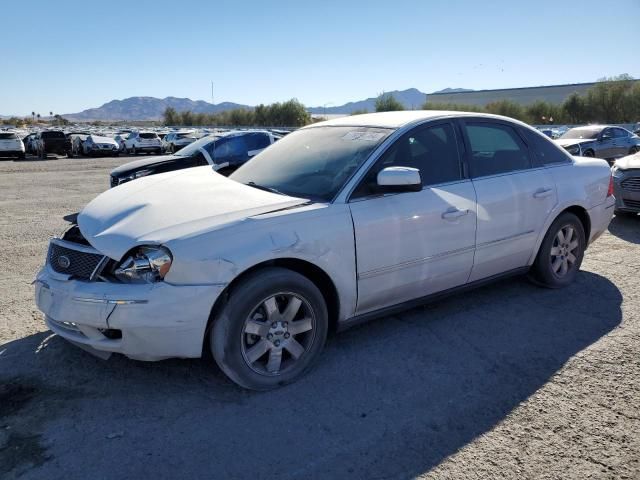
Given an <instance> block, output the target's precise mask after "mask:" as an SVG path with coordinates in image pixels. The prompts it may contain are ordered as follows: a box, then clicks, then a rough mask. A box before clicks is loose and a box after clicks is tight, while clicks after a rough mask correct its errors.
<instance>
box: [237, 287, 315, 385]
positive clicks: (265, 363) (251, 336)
mask: <svg viewBox="0 0 640 480" xmlns="http://www.w3.org/2000/svg"><path fill="white" fill-rule="evenodd" d="M315 327H316V319H315V315H314V312H313V309H312V308H311V306H310V304H309V302H308V301H307V300H305V299H304V298H303V297H301V296H300V295H297V294H294V293H288V292H283V293H277V294H275V295H272V296H270V297H268V298H266V299H264V300H263V301H262V302H260V303H259V304H258V305H257V306H256V307H255V308H254V309H253V310H252V312H251V314H250V315H249V317H248V318H247V319H246V320H245V323H244V327H243V329H242V339H241V342H242V348H241V350H242V357H243V359H244V361H245V362H246V364H247V366H249V368H251V370H253V371H254V372H256V373H259V374H261V375H267V376H276V375H280V374H282V373H283V372H286V371H287V370H289V369H291V368H293V366H294V365H295V364H296V362H297V361H298V360H300V359H301V358H302V357H303V356H304V355H305V353H307V351H308V350H309V349H310V347H311V345H312V344H313V337H314V335H315Z"/></svg>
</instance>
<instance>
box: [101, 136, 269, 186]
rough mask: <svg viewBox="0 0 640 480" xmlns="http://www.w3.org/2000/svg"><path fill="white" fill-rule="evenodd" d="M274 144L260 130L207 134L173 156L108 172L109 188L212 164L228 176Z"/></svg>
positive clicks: (148, 159) (124, 166) (127, 165)
mask: <svg viewBox="0 0 640 480" xmlns="http://www.w3.org/2000/svg"><path fill="white" fill-rule="evenodd" d="M274 141H275V137H274V136H273V135H272V134H271V133H270V132H267V131H263V130H246V131H239V132H227V133H220V134H218V135H209V136H207V137H203V138H201V139H200V140H197V141H195V142H193V143H191V144H189V145H188V146H186V147H184V148H182V149H181V150H179V151H178V152H176V153H175V154H173V155H165V156H160V157H153V158H145V159H142V160H136V161H133V162H129V163H125V164H124V165H121V166H119V167H117V168H115V169H113V170H112V171H111V174H110V177H111V179H110V184H111V186H112V187H115V186H117V185H120V184H122V183H126V182H129V181H131V180H135V179H136V178H140V177H146V176H147V175H154V174H156V173H163V172H170V171H173V170H181V169H183V168H191V167H199V166H203V165H211V166H212V167H213V169H214V170H216V171H218V173H220V174H221V175H229V174H231V173H232V172H234V171H235V170H236V169H237V168H238V167H240V166H241V165H243V164H244V163H246V162H247V161H248V160H249V159H250V158H253V157H254V156H255V155H257V154H258V153H260V152H261V151H262V150H264V149H265V148H266V147H268V146H269V145H271V144H272V143H273V142H274Z"/></svg>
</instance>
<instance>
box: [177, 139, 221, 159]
mask: <svg viewBox="0 0 640 480" xmlns="http://www.w3.org/2000/svg"><path fill="white" fill-rule="evenodd" d="M218 138H220V137H217V136H215V135H209V136H207V137H202V138H201V139H199V140H196V141H195V142H193V143H190V144H189V145H187V146H186V147H184V148H181V149H180V150H179V151H178V152H176V153H174V155H177V156H178V157H191V156H193V155H195V154H196V153H198V152H199V151H200V149H201V148H204V147H205V146H207V145H209V143H211V142H213V141H215V140H217V139H218Z"/></svg>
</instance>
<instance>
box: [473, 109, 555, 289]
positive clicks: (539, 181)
mask: <svg viewBox="0 0 640 480" xmlns="http://www.w3.org/2000/svg"><path fill="white" fill-rule="evenodd" d="M461 123H462V125H463V130H464V133H465V143H466V145H467V152H468V163H469V167H470V174H471V178H472V180H473V185H474V187H475V191H476V196H477V203H478V206H477V208H478V225H477V233H476V252H475V258H474V262H473V269H472V271H471V276H470V278H469V281H475V280H480V279H483V278H487V277H491V276H493V275H498V274H500V273H504V272H507V271H510V270H514V269H517V268H519V267H524V266H526V265H527V263H528V260H529V258H530V257H531V255H532V253H533V250H534V248H535V244H536V239H537V237H538V233H539V232H540V230H541V229H542V228H543V226H544V224H545V222H546V220H547V218H548V216H549V214H550V213H551V210H552V209H553V207H554V205H555V204H556V202H557V193H556V188H555V183H554V181H553V178H552V176H551V175H550V174H549V173H548V172H547V170H546V169H545V168H544V166H539V165H537V164H534V163H533V162H532V156H531V155H530V152H529V147H528V146H527V144H526V143H525V141H524V140H523V138H522V137H521V136H520V134H519V133H518V131H517V129H516V128H515V127H514V126H513V125H511V124H509V123H508V122H501V121H498V120H492V119H486V118H481V119H466V120H464V121H461Z"/></svg>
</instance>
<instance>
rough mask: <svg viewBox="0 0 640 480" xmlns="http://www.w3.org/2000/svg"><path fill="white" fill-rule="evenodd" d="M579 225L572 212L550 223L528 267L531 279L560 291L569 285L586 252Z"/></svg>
mask: <svg viewBox="0 0 640 480" xmlns="http://www.w3.org/2000/svg"><path fill="white" fill-rule="evenodd" d="M586 245H587V244H586V238H585V233H584V227H583V226H582V222H581V221H580V219H579V218H578V217H576V216H575V215H574V214H573V213H570V212H565V213H563V214H561V215H560V216H559V217H558V218H556V220H555V221H554V222H553V223H552V224H551V226H550V227H549V230H548V231H547V234H546V235H545V237H544V240H543V241H542V245H540V250H539V251H538V255H537V257H536V260H535V262H534V264H533V267H532V268H531V272H530V275H531V277H532V279H533V280H534V281H535V282H536V283H538V284H540V285H542V286H544V287H547V288H563V287H566V286H567V285H569V284H570V283H572V282H573V281H574V280H575V278H576V275H578V271H579V270H580V265H581V264H582V259H583V258H584V251H585V249H586Z"/></svg>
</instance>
